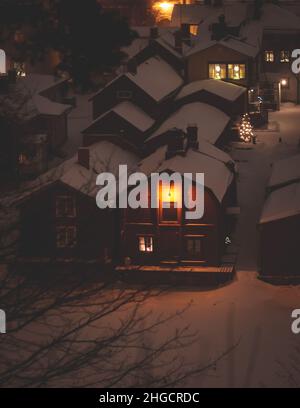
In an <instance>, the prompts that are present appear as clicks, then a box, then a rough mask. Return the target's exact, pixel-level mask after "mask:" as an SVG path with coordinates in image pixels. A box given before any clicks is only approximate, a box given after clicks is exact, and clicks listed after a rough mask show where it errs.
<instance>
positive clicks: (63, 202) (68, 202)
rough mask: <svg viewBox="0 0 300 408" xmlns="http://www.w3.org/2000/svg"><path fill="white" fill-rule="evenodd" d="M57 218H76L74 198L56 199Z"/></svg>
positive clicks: (62, 197) (60, 197) (63, 197)
mask: <svg viewBox="0 0 300 408" xmlns="http://www.w3.org/2000/svg"><path fill="white" fill-rule="evenodd" d="M56 217H76V203H75V198H74V197H73V196H67V195H66V196H58V197H56Z"/></svg>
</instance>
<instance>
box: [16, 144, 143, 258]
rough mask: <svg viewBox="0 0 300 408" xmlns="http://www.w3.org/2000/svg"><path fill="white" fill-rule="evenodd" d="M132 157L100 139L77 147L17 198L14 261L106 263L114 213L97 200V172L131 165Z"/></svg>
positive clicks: (112, 248)
mask: <svg viewBox="0 0 300 408" xmlns="http://www.w3.org/2000/svg"><path fill="white" fill-rule="evenodd" d="M136 160H137V157H136V156H135V155H134V154H132V153H130V152H127V153H126V152H124V150H122V149H120V148H118V147H117V146H115V145H113V144H111V143H108V142H105V141H104V142H101V143H98V144H96V145H94V146H93V147H92V148H90V149H87V148H81V149H79V152H78V158H77V157H74V158H73V159H71V160H68V161H67V162H65V163H63V164H62V165H60V166H59V167H58V168H56V169H53V170H51V171H50V172H48V173H47V174H45V175H44V176H43V178H41V180H40V181H39V183H38V184H36V185H35V184H33V186H32V189H31V190H29V191H28V192H26V193H25V195H24V196H23V197H21V198H20V199H19V200H18V201H17V206H18V208H19V210H20V225H21V231H20V242H19V251H18V262H19V263H21V264H22V265H26V264H30V265H32V264H37V265H40V264H41V263H47V264H51V263H64V264H65V263H66V262H68V263H71V264H74V263H90V264H91V263H94V264H109V263H112V261H113V259H115V258H116V254H117V247H116V246H117V245H116V244H117V242H118V235H119V232H118V228H117V217H116V212H115V211H113V210H110V209H107V210H100V209H99V208H98V207H97V204H96V194H97V192H98V188H97V186H96V177H97V173H98V172H99V173H100V172H101V171H114V172H116V171H117V169H118V165H119V164H120V163H121V164H122V163H127V164H128V165H129V166H131V167H132V166H133V165H134V163H135V162H136Z"/></svg>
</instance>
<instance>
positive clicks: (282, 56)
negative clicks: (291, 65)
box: [280, 50, 290, 62]
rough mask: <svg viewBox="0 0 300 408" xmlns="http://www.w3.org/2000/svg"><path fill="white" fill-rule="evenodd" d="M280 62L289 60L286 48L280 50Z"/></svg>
mask: <svg viewBox="0 0 300 408" xmlns="http://www.w3.org/2000/svg"><path fill="white" fill-rule="evenodd" d="M280 62H290V52H289V51H288V50H282V51H280Z"/></svg>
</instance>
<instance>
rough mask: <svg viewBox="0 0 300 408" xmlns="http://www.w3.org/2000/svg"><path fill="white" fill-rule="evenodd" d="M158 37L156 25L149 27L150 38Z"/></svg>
mask: <svg viewBox="0 0 300 408" xmlns="http://www.w3.org/2000/svg"><path fill="white" fill-rule="evenodd" d="M157 37H158V27H157V26H154V27H150V39H151V40H155V39H156V38H157Z"/></svg>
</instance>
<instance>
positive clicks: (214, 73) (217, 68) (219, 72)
mask: <svg viewBox="0 0 300 408" xmlns="http://www.w3.org/2000/svg"><path fill="white" fill-rule="evenodd" d="M209 77H210V78H212V79H226V65H225V64H209Z"/></svg>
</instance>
